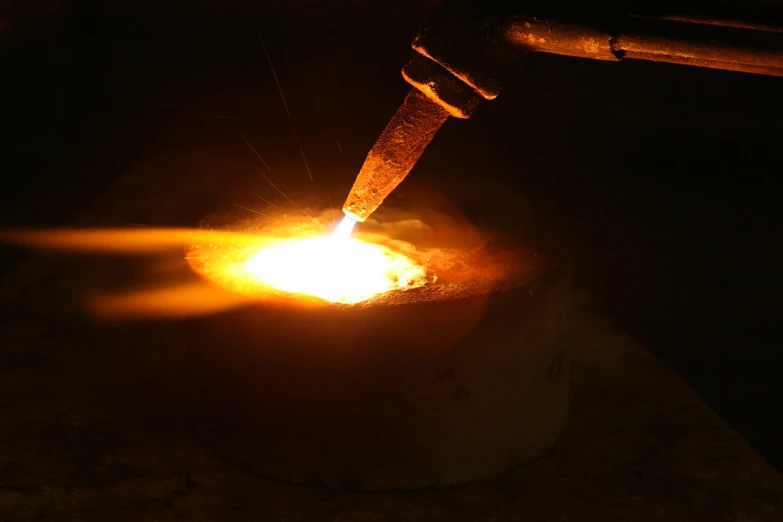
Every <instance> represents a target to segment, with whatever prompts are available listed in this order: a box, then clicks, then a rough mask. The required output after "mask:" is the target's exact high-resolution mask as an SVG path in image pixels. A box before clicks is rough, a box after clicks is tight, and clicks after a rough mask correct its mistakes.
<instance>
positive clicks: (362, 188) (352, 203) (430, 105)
mask: <svg viewBox="0 0 783 522" xmlns="http://www.w3.org/2000/svg"><path fill="white" fill-rule="evenodd" d="M448 118H449V113H448V112H447V111H446V110H445V109H444V108H443V107H441V106H440V105H438V104H437V103H435V102H433V101H431V100H430V99H429V98H427V97H426V96H425V95H424V94H422V93H421V92H419V91H418V90H416V89H412V90H411V91H410V93H408V96H407V97H406V98H405V101H403V102H402V105H401V106H400V108H399V109H398V110H397V112H396V113H395V114H394V116H392V118H391V120H390V121H389V124H388V125H387V126H386V128H385V129H384V131H383V132H382V133H381V136H380V137H379V138H378V141H376V142H375V145H373V147H372V149H370V153H369V154H368V155H367V159H366V160H365V161H364V165H362V168H361V170H360V171H359V175H358V176H357V177H356V181H355V182H354V184H353V188H351V192H350V193H349V194H348V198H347V199H346V200H345V204H344V205H343V212H345V215H346V216H348V217H349V218H351V219H353V220H354V221H364V220H365V219H367V218H368V217H369V216H370V214H372V213H373V212H375V210H376V209H377V208H378V207H379V206H380V205H381V203H383V200H384V199H386V196H388V195H389V194H390V193H391V191H392V190H394V189H395V188H396V187H397V185H399V184H400V182H401V181H402V180H403V179H405V176H407V175H408V173H409V172H410V170H411V169H412V168H413V166H414V165H415V164H416V161H418V159H419V157H420V156H421V155H422V153H423V152H424V149H425V148H427V145H428V144H429V143H430V141H431V140H432V138H433V137H434V136H435V133H437V132H438V129H440V127H441V126H442V125H443V123H444V122H445V121H446V120H447V119H448Z"/></svg>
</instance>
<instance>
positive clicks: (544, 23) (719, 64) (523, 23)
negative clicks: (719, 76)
mask: <svg viewBox="0 0 783 522" xmlns="http://www.w3.org/2000/svg"><path fill="white" fill-rule="evenodd" d="M504 34H505V35H506V38H507V39H508V41H509V42H510V43H512V44H513V45H516V46H517V47H520V48H521V49H523V50H526V51H532V52H543V53H551V54H560V55H566V56H575V57H582V58H592V59H599V60H612V61H618V60H622V59H637V60H649V61H655V62H667V63H677V64H684V65H694V66H698V67H708V68H713V69H726V70H732V71H742V72H751V73H757V74H767V75H772V76H780V75H781V70H782V69H783V33H781V32H780V29H775V28H769V27H763V28H762V27H754V26H750V25H748V24H743V23H741V22H730V21H720V22H715V23H710V22H709V21H706V20H695V19H694V20H691V19H683V18H680V19H659V18H645V17H629V18H627V19H626V20H625V22H624V23H623V27H622V28H621V29H620V30H619V31H617V32H615V33H614V36H610V34H609V33H608V32H606V31H604V30H602V29H596V28H594V27H591V26H586V25H581V24H572V23H567V22H565V23H564V22H559V21H553V20H545V19H539V18H536V17H525V16H520V17H515V18H513V19H512V20H510V21H509V22H508V23H507V24H506V26H505V29H504Z"/></svg>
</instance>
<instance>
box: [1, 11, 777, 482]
mask: <svg viewBox="0 0 783 522" xmlns="http://www.w3.org/2000/svg"><path fill="white" fill-rule="evenodd" d="M157 4H159V2H149V3H145V2H121V1H113V2H112V1H104V2H102V1H98V0H93V1H83V2H76V1H59V2H58V1H51V2H17V3H16V4H13V3H11V4H8V5H7V6H6V7H5V11H0V15H1V16H2V19H1V20H0V42H2V45H1V47H0V52H1V53H2V67H3V73H2V88H3V90H4V92H3V100H4V103H3V122H4V127H5V129H6V132H5V133H4V134H5V136H6V138H5V139H4V140H3V150H2V158H3V159H2V178H1V179H2V191H0V205H1V206H2V218H1V220H0V226H31V227H32V226H35V227H42V226H57V225H60V224H63V223H68V222H71V221H72V219H73V217H74V216H77V215H78V214H79V212H80V210H81V209H83V208H84V207H85V206H87V205H88V204H89V203H90V202H91V201H95V200H99V199H100V198H101V195H102V193H104V192H105V191H106V190H108V189H109V187H111V186H112V183H113V181H114V180H115V178H117V177H119V176H120V175H122V174H123V173H125V172H126V171H128V170H129V169H131V168H133V166H134V165H138V164H139V163H142V162H143V161H144V159H145V158H146V157H149V156H151V155H154V154H157V153H161V152H165V151H168V150H179V151H187V150H202V151H203V150H205V149H208V150H213V151H217V152H220V151H234V152H236V151H237V150H245V149H246V145H245V144H244V143H243V141H242V140H241V138H240V137H239V136H238V134H237V132H236V128H239V129H241V130H242V132H243V133H244V134H245V135H246V136H247V137H248V139H250V141H251V142H253V143H254V144H255V145H256V146H257V148H258V149H259V151H260V152H262V155H264V157H265V159H266V160H267V161H268V162H269V163H270V165H272V167H273V168H274V169H275V170H276V171H277V172H280V173H281V176H282V177H284V179H285V180H286V183H287V184H289V185H290V186H298V185H301V186H304V187H310V189H311V190H324V189H325V187H334V186H340V187H344V188H343V190H347V187H348V186H349V185H350V183H351V181H352V177H353V176H354V175H355V173H356V172H357V171H358V168H359V167H360V165H361V162H362V161H363V159H364V156H365V155H366V153H367V150H368V149H369V147H370V146H371V145H372V143H373V142H374V140H375V139H376V138H377V136H378V133H379V132H380V131H381V130H382V128H383V127H384V126H385V124H386V122H387V120H388V118H389V117H390V116H391V114H392V113H393V112H394V111H395V110H396V108H397V106H398V104H399V102H400V101H401V100H402V98H403V97H404V95H405V92H406V90H407V86H406V84H405V83H404V82H403V81H402V79H401V78H400V74H399V69H400V67H401V66H402V65H403V64H404V63H405V62H406V60H407V59H408V58H409V57H410V54H411V51H410V50H409V44H410V40H411V39H412V37H413V35H414V34H415V32H416V29H417V28H418V27H419V26H420V25H421V24H422V23H424V21H425V20H426V17H427V14H428V13H429V11H430V10H431V8H432V6H433V5H434V2H396V3H373V2H347V1H342V2H332V3H328V4H327V3H323V2H307V1H298V2H280V3H278V4H275V3H272V2H267V3H264V2H255V3H254V2H214V3H209V2H187V3H184V2H169V3H165V6H160V5H157ZM322 4H323V5H322ZM604 4H606V5H608V4H609V2H604ZM625 4H628V3H627V2H626V3H624V5H625ZM694 5H695V4H694ZM711 5H712V6H713V8H714V9H718V7H716V6H718V3H712V4H711ZM604 7H605V6H604ZM751 7H753V6H751ZM755 7H758V8H759V9H761V7H764V8H765V9H767V8H770V7H772V8H774V7H775V6H774V3H773V2H767V3H766V4H764V5H762V4H756V5H755ZM745 8H746V9H748V6H747V5H746V6H745ZM720 9H723V6H721V7H720ZM752 10H753V9H751V11H752ZM759 13H760V11H759V10H757V11H756V15H757V16H759ZM762 18H763V16H762ZM767 21H771V20H769V19H768V20H767ZM262 37H263V41H264V42H265V44H266V46H267V48H268V50H269V53H270V55H271V57H272V59H273V60H274V63H275V65H276V71H277V75H278V78H279V81H280V84H281V86H282V88H283V90H284V92H285V95H286V101H287V104H288V107H289V109H290V112H291V116H292V118H293V123H294V127H295V128H296V133H297V135H298V136H299V138H300V140H301V143H302V146H303V149H304V150H305V152H306V155H307V160H308V163H309V166H310V168H311V170H312V173H313V176H314V178H315V180H316V182H315V184H313V185H309V180H308V178H307V173H306V170H305V168H304V165H303V163H302V162H301V158H300V157H299V149H298V146H297V143H296V140H295V139H294V134H293V132H292V128H291V124H290V121H289V119H288V117H287V115H286V112H285V111H284V108H283V105H282V103H281V101H280V97H279V93H278V91H277V87H276V84H275V81H274V78H273V76H272V74H271V72H270V69H269V65H268V63H267V61H266V57H265V54H264V51H263V45H262ZM781 92H783V79H779V78H766V77H761V76H755V75H743V74H740V73H727V72H721V71H711V70H699V69H694V68H687V67H680V66H670V65H661V64H649V63H640V62H636V63H634V62H624V63H621V64H612V63H598V62H591V61H587V60H579V59H569V58H562V57H553V56H530V57H528V58H526V59H525V61H524V63H523V64H522V66H521V67H520V68H519V70H517V71H516V72H515V75H514V78H513V81H511V82H510V84H509V86H508V88H506V89H505V91H504V93H503V94H502V95H501V96H500V98H499V99H498V100H496V101H493V102H491V103H485V104H484V105H482V106H481V107H480V109H479V110H478V111H477V114H476V115H475V116H474V117H473V118H472V119H471V120H470V121H468V122H449V123H448V124H447V125H446V127H445V128H444V129H443V130H442V131H441V133H440V134H439V135H438V136H437V137H436V139H435V141H434V142H433V144H432V145H431V147H430V149H429V150H428V151H427V153H426V154H425V156H424V158H423V159H422V160H421V162H420V164H419V165H418V166H417V167H416V169H415V170H414V172H413V173H412V176H415V177H416V180H417V181H420V182H429V183H432V184H439V185H442V186H447V185H448V184H450V183H458V182H459V179H460V177H468V176H480V177H481V178H483V179H487V180H488V183H497V184H499V185H503V186H504V187H509V186H510V187H512V188H513V189H514V190H515V191H516V193H518V194H519V195H520V198H524V199H526V200H528V201H530V202H532V203H533V204H534V205H535V206H536V207H538V208H539V209H540V211H541V212H542V213H543V214H544V215H545V216H546V217H547V219H548V221H549V222H551V223H553V224H554V225H555V227H556V229H557V230H558V231H559V232H560V233H561V234H563V235H565V236H566V237H567V238H568V241H569V243H570V245H571V246H572V247H573V248H574V251H575V254H574V255H575V261H576V267H577V274H576V283H577V285H578V286H579V287H580V288H582V289H584V290H586V291H587V292H588V293H589V294H590V295H591V296H592V297H593V298H594V299H595V300H597V301H598V302H600V303H601V305H602V306H603V307H605V309H606V310H607V311H608V313H609V314H610V315H611V316H612V317H613V318H614V319H615V320H616V321H617V322H618V323H619V324H621V325H622V326H623V327H625V328H627V329H629V330H630V331H631V332H632V333H633V334H634V335H635V336H636V337H637V338H638V339H640V340H642V341H643V342H645V343H646V344H647V345H648V346H649V348H650V349H651V350H652V351H654V352H655V353H656V354H658V355H659V356H660V357H662V358H663V359H665V360H666V361H667V362H669V364H671V365H672V366H673V367H674V368H675V369H676V370H677V371H679V372H680V373H681V374H682V375H683V376H684V377H685V379H686V380H687V381H688V382H689V383H690V384H691V385H692V386H693V387H694V388H696V389H697V390H699V391H700V392H701V393H702V395H703V396H704V398H705V400H706V401H707V402H708V403H709V404H710V406H712V407H713V408H714V409H715V410H716V411H718V412H719V413H720V414H721V415H722V416H723V417H724V418H725V419H726V420H727V421H728V422H729V424H730V425H731V426H732V427H734V428H735V429H737V430H738V431H740V432H741V433H742V434H743V435H744V436H745V437H746V438H747V439H748V440H749V441H750V442H751V443H752V444H753V445H754V446H755V447H756V448H758V449H759V451H760V452H761V453H762V454H763V455H764V456H765V457H766V458H767V459H768V460H769V461H770V462H771V463H772V464H773V465H775V466H776V467H777V468H778V469H783V452H782V451H781V448H780V444H779V441H780V440H783V428H781V426H780V423H779V420H778V419H777V417H778V416H779V412H780V411H781V406H783V384H781V380H780V378H779V376H780V371H781V367H783V355H781V350H780V346H781V338H780V337H781V336H780V333H779V328H778V323H779V318H780V317H781V304H780V300H779V297H778V296H779V295H780V291H781V282H782V278H781V274H782V270H781V266H782V264H783V250H781V242H780V240H779V223H780V220H779V217H778V216H779V214H778V213H779V210H778V208H779V201H778V200H779V196H778V194H779V192H778V190H777V189H778V183H777V178H778V176H779V175H780V173H781V172H782V171H783V170H782V169H783V159H782V157H781V138H782V137H783V97H781V95H780V94H781ZM338 142H339V145H338ZM247 153H248V175H249V176H251V175H255V174H254V173H253V169H252V162H253V161H254V159H253V157H252V154H251V153H250V152H249V151H247ZM164 175H165V174H164ZM221 182H222V181H221V176H220V173H219V172H216V174H215V184H220V183H221ZM185 190H186V189H185V188H184V187H183V191H185ZM335 194H337V193H335ZM177 196H178V195H177V194H176V193H174V194H171V197H172V199H176V198H177ZM334 197H335V199H337V200H340V199H341V198H342V197H344V193H343V194H337V195H335V196H334ZM143 204H144V203H143V202H139V205H143ZM218 204H221V202H219V201H207V200H205V201H201V202H200V204H195V205H193V206H192V212H191V215H190V216H188V217H187V219H183V221H182V222H180V223H171V222H155V223H153V222H145V223H141V224H142V225H150V226H152V225H182V226H192V225H193V224H195V223H196V222H197V221H198V219H199V217H200V216H202V215H203V213H204V212H206V211H208V210H210V208H209V207H210V206H215V205H218ZM128 224H131V223H117V225H128ZM136 224H137V223H136ZM1 252H2V258H1V259H0V262H1V263H2V264H0V269H8V268H9V267H11V266H13V264H14V263H17V262H20V261H21V260H23V259H24V256H25V255H26V254H24V253H21V252H19V251H16V250H10V249H3V250H2V251H1Z"/></svg>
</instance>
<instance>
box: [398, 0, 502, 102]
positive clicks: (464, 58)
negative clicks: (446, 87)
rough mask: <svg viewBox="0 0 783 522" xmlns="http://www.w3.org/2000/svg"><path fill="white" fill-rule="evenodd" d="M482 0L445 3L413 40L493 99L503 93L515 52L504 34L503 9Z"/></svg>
mask: <svg viewBox="0 0 783 522" xmlns="http://www.w3.org/2000/svg"><path fill="white" fill-rule="evenodd" d="M496 7H497V6H495V8H493V9H487V8H486V7H485V6H484V5H483V4H482V3H481V2H471V1H465V0H452V1H450V2H443V3H442V4H441V5H440V6H439V7H438V9H437V10H436V11H435V13H434V14H433V16H432V18H431V20H430V21H429V23H428V24H427V25H426V26H425V27H423V28H422V29H421V31H420V32H419V34H418V35H417V36H416V38H415V39H414V40H413V49H414V50H415V51H416V52H418V53H419V54H421V55H422V56H424V57H426V58H429V59H430V60H432V61H434V62H435V63H437V64H438V65H440V66H441V67H443V68H444V69H446V70H447V71H449V72H450V73H451V74H453V75H454V76H456V77H457V78H459V79H460V80H462V81H463V82H465V83H466V84H468V85H469V86H470V87H472V88H473V89H474V90H475V91H476V92H477V93H478V94H479V95H480V96H481V97H483V98H484V99H487V100H492V99H494V98H496V97H497V96H498V95H499V94H500V89H501V86H502V83H503V79H504V77H505V76H506V74H507V72H508V70H509V68H510V67H509V62H510V61H511V60H513V57H514V51H513V50H512V49H510V48H509V46H508V44H507V43H506V42H505V41H504V39H503V35H502V27H503V20H504V19H505V18H506V16H505V13H504V12H502V10H499V9H497V8H496Z"/></svg>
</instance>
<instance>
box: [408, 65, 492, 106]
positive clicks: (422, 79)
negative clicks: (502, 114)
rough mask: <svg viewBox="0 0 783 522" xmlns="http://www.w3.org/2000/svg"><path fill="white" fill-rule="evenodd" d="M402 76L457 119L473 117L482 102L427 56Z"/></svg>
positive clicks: (466, 86)
mask: <svg viewBox="0 0 783 522" xmlns="http://www.w3.org/2000/svg"><path fill="white" fill-rule="evenodd" d="M402 76H403V78H405V81H407V82H408V83H410V84H411V85H412V86H413V87H416V88H417V89H418V90H419V91H421V92H422V93H424V94H425V95H426V96H427V97H428V98H429V99H430V100H432V101H434V102H435V103H437V104H438V105H440V106H441V107H443V108H444V109H446V110H447V111H448V112H449V114H451V115H452V116H454V117H455V118H462V119H464V118H469V117H470V116H471V115H472V114H473V111H474V110H475V109H476V106H477V105H478V104H479V101H480V100H481V98H479V96H478V95H477V94H476V93H475V91H474V90H473V89H472V88H471V87H470V86H469V85H467V84H466V83H464V82H462V81H461V80H459V79H458V78H456V77H455V76H453V75H452V74H451V73H449V72H448V71H447V70H446V69H444V68H443V67H441V66H440V65H438V64H436V63H435V62H433V61H431V60H428V59H426V58H424V57H423V56H415V57H414V58H413V59H412V60H411V61H410V62H408V64H407V65H406V66H405V67H403V69H402Z"/></svg>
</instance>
